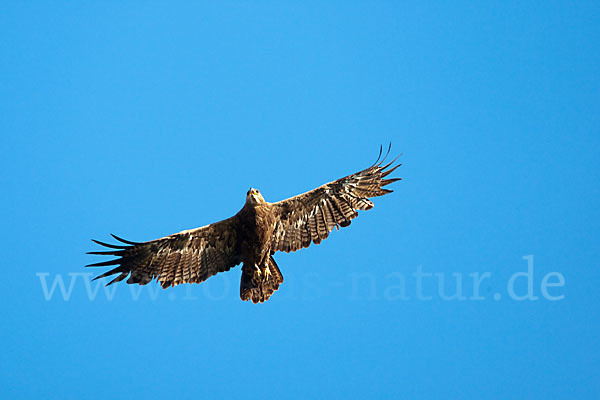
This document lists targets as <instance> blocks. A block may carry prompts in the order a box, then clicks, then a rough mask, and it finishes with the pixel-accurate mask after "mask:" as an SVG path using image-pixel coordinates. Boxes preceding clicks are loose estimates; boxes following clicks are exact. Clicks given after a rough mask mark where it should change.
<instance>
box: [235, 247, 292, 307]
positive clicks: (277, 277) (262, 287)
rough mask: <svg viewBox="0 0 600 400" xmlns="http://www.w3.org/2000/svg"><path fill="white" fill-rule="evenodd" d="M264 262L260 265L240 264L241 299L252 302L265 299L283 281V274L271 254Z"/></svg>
mask: <svg viewBox="0 0 600 400" xmlns="http://www.w3.org/2000/svg"><path fill="white" fill-rule="evenodd" d="M265 264H266V265H262V266H260V267H256V266H254V265H252V266H250V265H246V264H244V265H243V266H242V282H241V284H240V298H241V299H242V300H252V302H253V303H259V302H260V303H262V302H264V301H267V300H269V297H271V295H272V294H273V293H275V291H276V290H277V289H279V285H280V284H282V283H283V275H281V271H280V270H279V267H278V266H277V263H276V262H275V260H274V259H273V256H269V257H268V258H267V261H266V263H265Z"/></svg>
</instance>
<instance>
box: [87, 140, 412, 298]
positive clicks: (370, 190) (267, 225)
mask: <svg viewBox="0 0 600 400" xmlns="http://www.w3.org/2000/svg"><path fill="white" fill-rule="evenodd" d="M388 154H389V149H388ZM380 158H381V150H380V152H379V157H378V161H376V162H375V164H374V165H372V166H371V167H369V168H367V169H364V170H362V171H360V172H357V173H355V174H352V175H348V176H346V177H344V178H341V179H338V180H336V181H333V182H330V183H327V184H325V185H322V186H319V187H318V188H316V189H314V190H311V191H309V192H306V193H303V194H301V195H298V196H294V197H291V198H289V199H286V200H282V201H279V202H277V203H268V202H266V201H265V200H264V199H263V197H262V195H261V194H260V192H259V191H258V190H256V189H250V190H249V191H248V193H247V194H246V203H245V204H244V207H243V208H242V209H241V210H240V211H239V212H238V213H237V214H236V215H234V216H233V217H231V218H228V219H225V220H223V221H220V222H216V223H214V224H210V225H206V226H203V227H201V228H196V229H191V230H186V231H182V232H179V233H175V234H173V235H170V236H166V237H163V238H160V239H156V240H151V241H149V242H131V241H128V240H125V239H121V238H119V237H117V236H115V235H112V236H113V237H114V238H115V239H117V240H118V241H119V242H121V243H122V244H118V245H114V244H108V243H103V242H100V241H98V240H94V242H96V243H98V244H100V245H102V246H105V247H108V248H110V249H112V250H109V251H94V252H90V253H89V254H100V255H110V256H116V257H117V258H115V259H112V260H109V261H104V262H99V263H96V264H90V265H88V267H103V266H111V265H116V266H117V267H115V268H113V269H111V270H109V271H107V272H105V273H103V274H102V275H100V276H98V277H96V278H95V279H99V278H103V277H107V276H111V275H116V274H118V275H117V276H116V278H114V279H113V280H112V281H110V282H109V283H108V285H110V284H112V283H114V282H119V281H122V280H124V279H126V278H128V279H127V283H130V284H131V283H137V284H140V285H145V284H147V283H149V282H150V281H152V280H153V279H155V278H156V280H157V281H158V282H159V283H160V284H161V285H162V287H163V288H165V289H166V288H168V287H170V286H176V285H179V284H181V283H200V282H203V281H205V280H206V279H207V278H209V277H211V276H213V275H215V274H217V273H219V272H223V271H228V270H229V269H231V268H233V267H234V266H236V265H238V264H239V263H243V266H242V279H241V284H240V297H241V299H242V300H252V302H254V303H257V302H263V301H266V300H268V299H269V297H270V296H271V295H272V294H273V293H274V292H275V291H276V290H277V289H278V288H279V285H280V284H281V283H282V282H283V276H282V275H281V271H280V270H279V267H278V266H277V263H275V260H274V259H273V254H274V253H275V252H276V251H285V252H290V251H296V250H299V249H301V248H303V247H308V246H309V245H310V244H311V243H315V244H319V243H321V241H322V240H323V239H326V238H327V237H328V236H329V233H330V232H331V231H332V230H333V229H334V228H338V229H339V227H345V226H348V225H350V222H351V220H352V219H354V218H356V217H357V216H358V210H368V209H370V208H372V207H373V203H372V202H371V201H370V200H369V198H370V197H377V196H382V195H384V194H387V193H391V192H392V190H390V189H385V188H384V186H386V185H388V184H390V183H392V182H395V181H398V180H400V179H401V178H392V179H384V178H386V177H387V176H388V175H389V174H390V173H391V172H392V171H394V170H395V169H396V168H398V167H399V166H400V165H401V164H398V165H395V166H393V163H394V161H396V159H397V158H396V159H394V160H393V161H391V162H390V163H387V164H385V165H382V164H383V162H384V160H385V158H386V157H384V158H383V159H382V160H381V161H379V159H380ZM92 240H93V239H92Z"/></svg>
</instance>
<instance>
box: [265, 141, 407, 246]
mask: <svg viewBox="0 0 600 400" xmlns="http://www.w3.org/2000/svg"><path fill="white" fill-rule="evenodd" d="M388 154H389V150H388ZM386 156H387V155H386ZM380 157H381V150H380V153H379V157H378V158H377V160H378V161H379V158H380ZM385 158H386V157H384V158H383V159H382V160H381V161H380V162H379V163H378V162H377V161H376V162H375V164H374V165H373V166H371V167H369V168H367V169H364V170H362V171H360V172H357V173H355V174H352V175H348V176H346V177H344V178H341V179H338V180H337V181H333V182H330V183H327V184H325V185H323V186H320V187H318V188H316V189H314V190H311V191H310V192H306V193H303V194H301V195H298V196H295V197H291V198H289V199H286V200H283V201H280V202H277V203H273V204H272V206H273V210H274V213H275V217H276V221H277V222H276V225H275V231H274V233H273V241H272V245H271V250H272V251H285V252H290V251H296V250H299V249H301V248H303V247H308V246H309V245H310V244H311V242H312V243H315V244H319V243H321V240H323V239H326V238H327V237H328V236H329V232H331V231H332V230H333V229H334V228H338V229H339V227H340V226H341V227H345V226H348V225H350V220H352V219H354V218H356V217H357V216H358V211H357V210H368V209H370V208H373V203H372V202H371V201H370V200H369V197H377V196H383V195H384V194H387V193H391V192H392V190H390V189H384V188H383V187H384V186H386V185H388V184H390V183H392V182H396V181H398V180H400V179H401V178H393V179H384V178H385V177H386V176H388V175H389V174H390V173H392V172H393V171H394V170H395V169H396V168H398V167H399V166H400V165H402V164H398V165H395V166H393V163H394V162H395V161H396V160H397V159H398V157H396V158H395V159H394V160H392V161H391V162H390V163H388V164H385V165H383V166H382V164H383V161H384V160H385ZM390 167H391V168H390Z"/></svg>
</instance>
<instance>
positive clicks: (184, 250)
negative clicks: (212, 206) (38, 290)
mask: <svg viewBox="0 0 600 400" xmlns="http://www.w3.org/2000/svg"><path fill="white" fill-rule="evenodd" d="M236 226H237V220H236V217H232V218H229V219H226V220H223V221H220V222H216V223H214V224H211V225H206V226H203V227H201V228H197V229H191V230H187V231H182V232H179V233H175V234H173V235H170V236H165V237H163V238H160V239H156V240H152V241H149V242H141V243H137V242H130V241H128V240H125V239H121V238H119V237H117V236H115V235H112V236H113V237H114V238H115V239H117V240H118V241H120V242H122V243H124V244H125V245H123V244H119V245H114V244H108V243H103V242H100V241H98V240H94V242H96V243H98V244H100V245H102V246H105V247H109V248H111V249H114V250H111V251H93V252H90V253H88V254H100V255H110V256H117V257H118V258H116V259H113V260H109V261H104V262H99V263H96V264H90V265H87V266H88V267H104V266H108V265H118V266H117V267H116V268H114V269H111V270H110V271H107V272H105V273H104V274H102V275H100V276H98V277H97V278H95V279H99V278H103V277H105V276H110V275H114V274H119V275H118V276H117V277H116V278H115V279H113V280H112V281H110V282H109V283H108V285H110V284H112V283H114V282H119V281H122V280H123V279H125V278H127V277H128V276H129V279H128V280H127V283H139V284H140V285H145V284H147V283H148V282H150V281H152V279H154V278H156V280H157V281H158V282H160V284H161V285H162V287H163V288H165V289H166V288H168V287H169V286H175V285H178V284H180V283H200V282H203V281H205V280H206V279H207V278H209V277H210V276H212V275H215V274H216V273H218V272H222V271H228V270H229V269H231V268H232V267H234V266H236V265H237V264H239V263H240V262H241V259H240V255H239V254H238V253H239V251H238V249H237V247H238V246H237V233H236V232H237V230H236ZM92 240H93V239H92Z"/></svg>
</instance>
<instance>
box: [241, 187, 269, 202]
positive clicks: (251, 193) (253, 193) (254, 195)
mask: <svg viewBox="0 0 600 400" xmlns="http://www.w3.org/2000/svg"><path fill="white" fill-rule="evenodd" d="M264 202H265V199H263V197H262V194H260V192H259V191H258V190H256V189H254V188H250V190H248V193H246V203H250V204H261V203H264Z"/></svg>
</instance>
